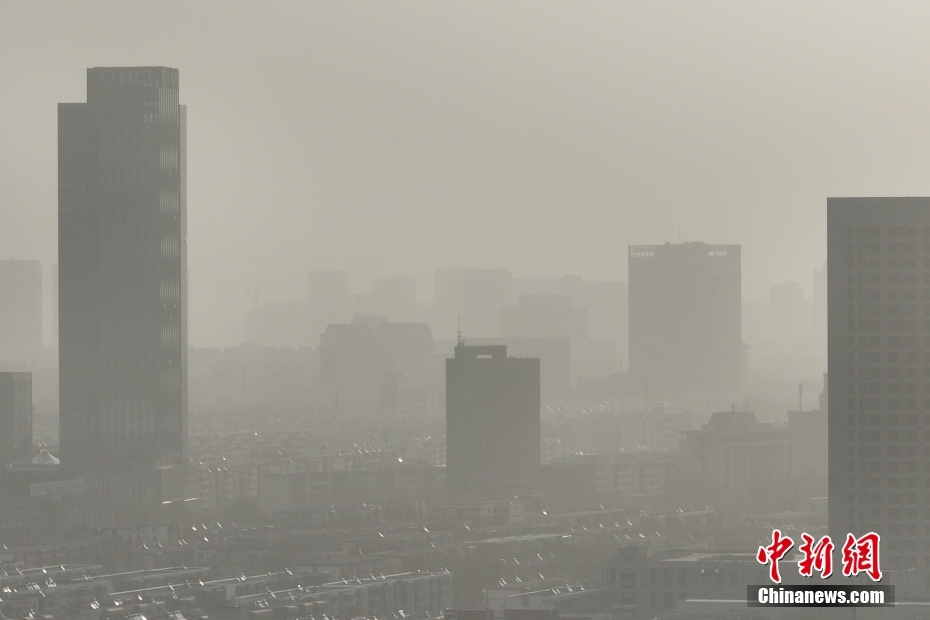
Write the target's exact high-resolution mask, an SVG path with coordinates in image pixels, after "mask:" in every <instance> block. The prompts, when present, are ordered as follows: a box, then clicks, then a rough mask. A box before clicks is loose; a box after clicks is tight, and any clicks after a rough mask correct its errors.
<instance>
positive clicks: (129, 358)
mask: <svg viewBox="0 0 930 620" xmlns="http://www.w3.org/2000/svg"><path fill="white" fill-rule="evenodd" d="M185 112H186V111H185V108H184V106H182V105H179V103H178V71H177V69H169V68H166V67H118V68H113V67H97V68H92V69H88V70H87V103H62V104H59V107H58V195H59V203H58V225H59V234H58V240H59V289H58V296H59V326H60V332H59V340H60V356H61V357H60V386H61V396H60V398H61V413H60V441H61V462H62V466H65V467H68V468H101V469H105V470H107V471H108V472H111V473H112V477H111V478H112V479H111V478H108V479H107V480H108V481H107V482H103V483H101V488H104V487H107V488H109V487H110V486H113V485H115V486H119V485H122V484H123V483H122V482H121V483H119V485H117V484H116V483H115V482H114V481H113V480H114V479H115V478H116V477H119V476H121V475H123V474H126V473H128V472H149V473H151V472H153V471H154V468H156V467H158V466H165V465H174V464H181V463H184V462H185V461H186V458H187V354H186V351H187V223H186V222H187V180H186V122H185V119H186V115H185ZM109 475H110V474H108V476H109ZM140 480H141V478H140ZM134 484H135V483H133V482H126V483H125V485H126V486H125V489H124V490H125V492H124V495H125V496H126V497H133V498H134V499H159V498H158V497H151V496H147V495H146V494H147V493H148V492H150V491H152V489H147V488H144V487H136V488H135V489H130V488H131V487H133V485H134ZM140 484H144V483H140Z"/></svg>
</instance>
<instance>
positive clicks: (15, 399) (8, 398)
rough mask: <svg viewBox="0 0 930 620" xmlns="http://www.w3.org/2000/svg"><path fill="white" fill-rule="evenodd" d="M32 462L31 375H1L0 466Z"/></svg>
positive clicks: (22, 373) (16, 373)
mask: <svg viewBox="0 0 930 620" xmlns="http://www.w3.org/2000/svg"><path fill="white" fill-rule="evenodd" d="M31 462H32V373H29V372H0V467H5V466H7V465H12V464H14V463H19V464H29V463H31Z"/></svg>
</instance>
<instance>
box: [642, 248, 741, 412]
mask: <svg viewBox="0 0 930 620" xmlns="http://www.w3.org/2000/svg"><path fill="white" fill-rule="evenodd" d="M629 270H630V330H629V334H630V375H631V378H632V380H633V381H634V382H635V384H638V385H639V387H640V388H641V389H642V390H643V392H644V394H647V398H648V397H654V396H661V395H664V394H681V393H688V392H719V391H732V390H738V389H739V388H740V385H741V382H742V374H743V367H744V359H745V351H744V347H743V342H742V335H741V334H742V330H741V310H742V308H741V300H740V246H738V245H707V244H704V243H699V242H695V243H678V244H670V243H666V244H665V245H631V246H630V248H629Z"/></svg>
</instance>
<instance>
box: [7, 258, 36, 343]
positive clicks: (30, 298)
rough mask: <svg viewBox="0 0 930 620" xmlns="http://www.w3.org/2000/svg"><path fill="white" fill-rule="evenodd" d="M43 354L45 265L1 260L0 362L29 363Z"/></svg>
mask: <svg viewBox="0 0 930 620" xmlns="http://www.w3.org/2000/svg"><path fill="white" fill-rule="evenodd" d="M41 351H42V265H41V264H40V263H39V261H34V260H0V360H14V359H15V360H30V359H35V357H36V356H37V355H38V354H39V353H40V352H41Z"/></svg>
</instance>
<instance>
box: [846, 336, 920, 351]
mask: <svg viewBox="0 0 930 620" xmlns="http://www.w3.org/2000/svg"><path fill="white" fill-rule="evenodd" d="M921 342H922V344H923V346H924V347H926V348H928V349H930V336H925V337H924V338H923V340H922V341H921V339H920V338H918V337H917V336H847V337H846V346H847V347H849V348H850V349H856V348H860V349H881V348H882V347H887V348H889V349H917V348H918V346H919V345H920V344H921Z"/></svg>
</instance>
